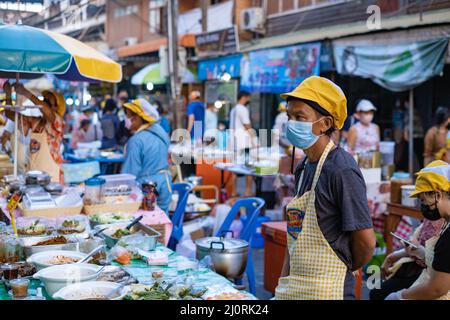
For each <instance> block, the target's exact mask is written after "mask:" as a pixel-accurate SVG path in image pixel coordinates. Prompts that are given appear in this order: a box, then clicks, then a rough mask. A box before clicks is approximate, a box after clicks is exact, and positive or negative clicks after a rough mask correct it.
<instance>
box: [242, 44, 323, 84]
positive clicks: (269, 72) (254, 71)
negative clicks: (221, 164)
mask: <svg viewBox="0 0 450 320" xmlns="http://www.w3.org/2000/svg"><path fill="white" fill-rule="evenodd" d="M320 49H321V44H320V43H310V44H300V45H295V46H289V47H283V48H275V49H267V50H258V51H252V52H250V53H249V54H248V55H247V56H246V57H244V58H243V59H242V67H241V69H242V71H241V72H242V78H241V89H242V90H245V91H249V92H254V93H258V92H260V93H283V92H287V91H291V90H292V89H294V88H295V87H297V86H298V85H299V84H300V83H301V82H302V81H303V80H304V79H306V78H308V77H310V76H314V75H316V76H317V75H319V73H320Z"/></svg>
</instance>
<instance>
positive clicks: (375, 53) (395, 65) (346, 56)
mask: <svg viewBox="0 0 450 320" xmlns="http://www.w3.org/2000/svg"><path fill="white" fill-rule="evenodd" d="M447 47H448V39H445V38H444V39H437V40H428V41H421V42H414V43H407V44H390V45H358V46H348V45H344V44H335V45H334V57H335V62H336V69H337V72H338V73H340V74H344V75H351V76H360V77H363V78H370V79H372V80H373V81H374V82H375V83H377V84H379V85H380V86H382V87H384V88H386V89H388V90H391V91H395V92H401V91H407V90H410V89H413V88H414V87H417V86H419V85H420V84H421V83H423V82H425V81H427V80H428V79H430V78H432V77H434V76H437V75H439V74H441V73H442V70H443V68H444V63H445V54H446V51H447Z"/></svg>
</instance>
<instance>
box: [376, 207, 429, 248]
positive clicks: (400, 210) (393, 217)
mask: <svg viewBox="0 0 450 320" xmlns="http://www.w3.org/2000/svg"><path fill="white" fill-rule="evenodd" d="M387 212H388V215H387V217H386V221H385V224H384V237H385V239H386V255H388V254H390V253H391V252H392V251H393V245H392V241H393V239H392V238H393V237H392V235H391V232H395V230H397V226H398V224H399V223H400V220H401V219H402V217H405V216H406V217H411V218H415V219H418V220H423V215H422V213H421V212H420V210H419V209H417V208H413V207H406V206H403V205H401V204H398V203H388V205H387Z"/></svg>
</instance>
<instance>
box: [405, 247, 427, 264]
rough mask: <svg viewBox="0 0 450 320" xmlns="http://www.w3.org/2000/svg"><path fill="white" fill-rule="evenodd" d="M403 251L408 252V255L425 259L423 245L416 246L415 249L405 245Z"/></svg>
mask: <svg viewBox="0 0 450 320" xmlns="http://www.w3.org/2000/svg"><path fill="white" fill-rule="evenodd" d="M405 251H406V253H407V254H408V256H410V257H414V258H417V259H419V260H422V261H425V247H424V246H418V248H417V249H415V248H413V247H411V246H408V245H407V246H406V247H405Z"/></svg>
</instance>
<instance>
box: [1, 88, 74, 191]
mask: <svg viewBox="0 0 450 320" xmlns="http://www.w3.org/2000/svg"><path fill="white" fill-rule="evenodd" d="M14 88H15V90H16V93H17V94H20V95H22V96H24V97H26V98H28V99H29V100H30V101H31V102H32V103H34V104H35V105H39V106H41V108H40V111H39V110H38V109H27V110H25V111H24V112H22V115H21V120H20V124H21V127H22V134H24V135H25V136H26V135H28V132H29V131H31V138H30V148H29V160H28V166H27V170H29V171H31V170H40V171H45V172H47V173H48V174H49V175H50V177H51V179H52V182H60V183H63V181H64V173H63V171H62V169H61V164H62V162H63V160H62V156H61V150H60V148H61V142H62V140H63V136H64V126H65V123H64V119H63V116H64V113H65V112H66V104H65V101H64V97H63V96H62V95H61V94H59V93H57V92H54V91H48V90H45V91H43V92H42V96H43V97H44V100H43V101H41V100H40V99H39V98H38V97H36V96H35V95H34V94H33V93H31V92H30V91H28V90H27V89H25V87H24V86H23V85H22V84H21V83H15V84H14ZM8 91H9V92H8V93H7V94H10V93H11V91H10V90H8ZM9 118H10V119H11V120H14V116H13V115H11V114H10V115H9Z"/></svg>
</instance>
